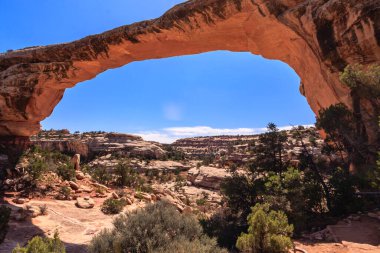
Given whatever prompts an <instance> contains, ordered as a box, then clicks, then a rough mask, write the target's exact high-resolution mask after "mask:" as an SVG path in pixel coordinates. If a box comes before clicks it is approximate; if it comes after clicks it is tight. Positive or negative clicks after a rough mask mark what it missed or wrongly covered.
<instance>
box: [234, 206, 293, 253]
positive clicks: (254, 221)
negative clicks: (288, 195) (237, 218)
mask: <svg viewBox="0 0 380 253" xmlns="http://www.w3.org/2000/svg"><path fill="white" fill-rule="evenodd" d="M248 223H249V228H248V233H247V234H246V233H242V234H241V235H240V237H239V238H238V240H237V242H236V247H237V248H238V249H239V250H241V251H242V252H247V253H250V252H259V253H287V252H289V250H290V249H291V248H292V246H293V244H292V241H291V239H290V237H291V236H292V234H293V226H292V225H289V224H288V218H287V217H286V215H285V214H284V213H283V212H282V211H273V210H272V211H271V210H270V209H269V205H268V204H256V205H255V206H254V207H252V213H251V214H250V215H249V216H248Z"/></svg>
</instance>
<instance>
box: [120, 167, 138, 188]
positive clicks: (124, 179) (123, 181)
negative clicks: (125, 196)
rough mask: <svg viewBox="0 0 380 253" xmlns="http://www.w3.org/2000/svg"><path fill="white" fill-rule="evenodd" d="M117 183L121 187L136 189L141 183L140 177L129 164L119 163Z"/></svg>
mask: <svg viewBox="0 0 380 253" xmlns="http://www.w3.org/2000/svg"><path fill="white" fill-rule="evenodd" d="M115 174H116V176H117V179H116V183H117V184H118V185H120V186H128V187H135V186H137V185H138V183H139V175H138V173H137V171H136V170H134V169H133V168H131V167H130V166H129V164H128V163H125V162H124V163H119V164H118V165H117V167H116V169H115Z"/></svg>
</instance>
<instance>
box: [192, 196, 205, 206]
mask: <svg viewBox="0 0 380 253" xmlns="http://www.w3.org/2000/svg"><path fill="white" fill-rule="evenodd" d="M195 203H196V204H197V205H198V206H204V205H205V204H206V199H205V198H200V199H197V200H196V201H195Z"/></svg>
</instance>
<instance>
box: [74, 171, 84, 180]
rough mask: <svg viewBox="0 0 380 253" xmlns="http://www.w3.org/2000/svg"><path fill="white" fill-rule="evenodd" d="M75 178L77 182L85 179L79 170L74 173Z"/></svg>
mask: <svg viewBox="0 0 380 253" xmlns="http://www.w3.org/2000/svg"><path fill="white" fill-rule="evenodd" d="M75 177H76V179H78V180H82V179H85V178H86V176H85V175H84V173H83V172H82V171H79V170H76V171H75Z"/></svg>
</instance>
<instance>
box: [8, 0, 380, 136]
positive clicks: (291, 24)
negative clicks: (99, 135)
mask: <svg viewBox="0 0 380 253" xmlns="http://www.w3.org/2000/svg"><path fill="white" fill-rule="evenodd" d="M379 11H380V2H379V0H361V1H358V0H192V1H186V2H185V3H183V4H180V5H177V6H175V7H174V8H172V9H171V10H169V11H168V12H166V13H165V14H164V15H163V16H162V17H160V18H158V19H154V20H148V21H142V22H139V23H135V24H132V25H127V26H122V27H119V28H116V29H114V30H111V31H108V32H105V33H102V34H98V35H94V36H89V37H86V38H84V39H81V40H78V41H74V42H71V43H66V44H58V45H52V46H43V47H32V48H25V49H22V50H15V51H13V52H9V53H5V54H1V55H0V86H1V92H0V136H31V135H33V134H36V133H37V132H38V131H39V129H40V121H42V120H43V119H45V118H46V117H48V116H49V115H50V114H51V113H52V111H53V109H54V107H55V106H56V105H57V103H59V101H60V100H61V99H62V96H63V94H64V91H65V89H66V88H71V87H73V86H75V85H76V84H77V83H79V82H82V81H85V80H88V79H91V78H94V77H95V76H96V75H98V74H99V73H101V72H103V71H106V70H107V69H111V68H117V67H120V66H123V65H125V64H128V63H130V62H133V61H140V60H146V59H156V58H165V57H170V56H178V55H188V54H197V53H202V52H208V51H215V50H230V51H237V52H241V51H246V52H251V53H253V54H258V55H262V56H263V57H265V58H268V59H277V60H281V61H283V62H286V63H287V64H289V65H290V66H291V67H292V68H293V69H294V70H295V71H296V72H297V73H298V75H299V76H300V77H301V79H302V81H301V86H300V91H301V93H302V94H303V95H304V96H306V98H307V101H308V103H309V104H310V106H311V108H312V110H313V111H314V112H315V113H318V111H319V109H321V108H325V107H327V106H329V105H331V104H336V103H339V102H342V103H344V104H346V105H347V106H349V107H352V102H351V98H350V91H349V89H348V88H347V87H344V86H343V85H342V84H341V83H340V81H339V72H340V71H342V70H343V68H344V67H345V66H346V65H347V64H353V63H361V64H364V65H368V64H372V63H378V62H379V60H380V48H379V45H380V14H379ZM368 102H369V101H365V100H363V101H362V103H363V106H362V108H363V110H362V117H363V120H364V122H365V127H366V133H367V135H368V138H369V141H370V142H371V143H375V144H376V143H377V140H378V139H377V131H378V123H377V117H375V116H376V108H374V106H377V107H378V106H379V102H378V100H375V101H371V102H372V103H368Z"/></svg>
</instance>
